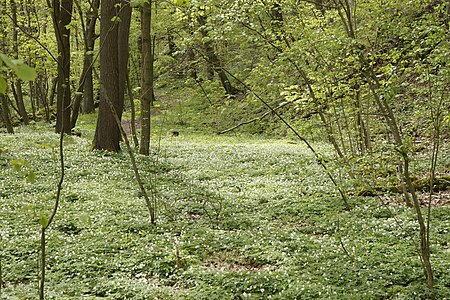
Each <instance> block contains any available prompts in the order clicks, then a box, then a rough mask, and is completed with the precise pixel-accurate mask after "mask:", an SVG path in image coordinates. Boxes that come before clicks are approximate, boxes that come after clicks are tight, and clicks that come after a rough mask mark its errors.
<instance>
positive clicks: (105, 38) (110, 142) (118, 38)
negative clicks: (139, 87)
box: [93, 0, 131, 152]
mask: <svg viewBox="0 0 450 300" xmlns="http://www.w3.org/2000/svg"><path fill="white" fill-rule="evenodd" d="M100 10H101V11H100V15H101V25H100V47H101V49H100V84H101V85H103V88H102V89H101V93H100V105H99V114H98V119H97V127H96V130H95V136H94V142H93V146H94V149H98V150H108V151H113V152H119V151H120V130H119V126H118V124H117V122H116V120H115V118H114V113H113V112H112V111H111V108H110V105H109V103H108V102H111V104H112V106H113V107H114V110H115V113H116V114H117V115H118V117H119V120H120V119H121V117H122V112H123V103H124V89H125V80H126V71H127V63H128V35H129V28H130V21H131V7H130V6H129V5H128V4H126V2H125V1H119V0H111V1H102V3H101V9H100Z"/></svg>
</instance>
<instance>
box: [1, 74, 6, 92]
mask: <svg viewBox="0 0 450 300" xmlns="http://www.w3.org/2000/svg"><path fill="white" fill-rule="evenodd" d="M5 93H6V80H5V78H3V76H0V94H5Z"/></svg>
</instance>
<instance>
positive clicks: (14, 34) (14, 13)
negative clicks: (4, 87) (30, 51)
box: [10, 0, 30, 125]
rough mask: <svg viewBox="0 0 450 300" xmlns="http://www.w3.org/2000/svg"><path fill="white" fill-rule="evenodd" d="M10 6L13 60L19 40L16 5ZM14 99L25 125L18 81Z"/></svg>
mask: <svg viewBox="0 0 450 300" xmlns="http://www.w3.org/2000/svg"><path fill="white" fill-rule="evenodd" d="M10 5H11V17H12V19H13V20H12V21H13V26H12V39H13V57H14V58H15V59H18V58H19V40H18V35H17V27H16V26H15V24H17V3H16V1H15V0H11V1H10ZM14 91H15V93H14V98H15V100H16V104H17V108H18V109H19V114H20V117H21V118H22V122H23V123H24V124H25V125H27V124H28V123H29V122H30V120H29V118H28V113H27V110H26V108H25V103H24V101H23V92H22V81H21V80H20V79H18V80H16V81H15V82H14Z"/></svg>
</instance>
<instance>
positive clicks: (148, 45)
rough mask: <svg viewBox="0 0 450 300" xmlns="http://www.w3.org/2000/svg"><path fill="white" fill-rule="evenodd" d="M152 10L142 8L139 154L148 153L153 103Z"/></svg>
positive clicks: (146, 7)
mask: <svg viewBox="0 0 450 300" xmlns="http://www.w3.org/2000/svg"><path fill="white" fill-rule="evenodd" d="M151 22H152V8H151V4H150V3H147V2H145V3H144V5H143V7H142V17H141V34H142V89H141V143H140V148H139V153H140V154H144V155H149V153H150V107H151V105H152V103H153V44H152V35H151Z"/></svg>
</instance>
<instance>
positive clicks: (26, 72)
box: [15, 63, 37, 81]
mask: <svg viewBox="0 0 450 300" xmlns="http://www.w3.org/2000/svg"><path fill="white" fill-rule="evenodd" d="M15 72H16V75H17V77H19V78H20V79H22V80H25V81H32V80H35V79H36V77H37V73H36V70H35V69H34V68H32V67H30V66H28V65H26V64H25V63H18V64H17V68H16V70H15Z"/></svg>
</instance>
